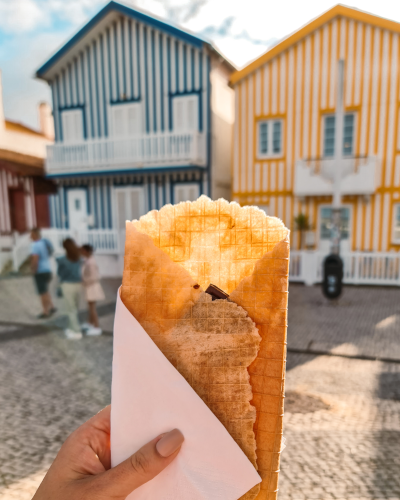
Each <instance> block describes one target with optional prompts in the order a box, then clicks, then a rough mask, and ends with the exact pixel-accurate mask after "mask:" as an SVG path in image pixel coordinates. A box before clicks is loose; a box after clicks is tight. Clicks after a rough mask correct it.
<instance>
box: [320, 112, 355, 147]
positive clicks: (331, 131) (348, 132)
mask: <svg viewBox="0 0 400 500" xmlns="http://www.w3.org/2000/svg"><path fill="white" fill-rule="evenodd" d="M354 121H355V119H354V114H353V113H350V114H346V115H344V120H343V154H344V155H351V154H353V144H354ZM335 129H336V117H335V116H332V115H330V116H325V119H324V156H334V154H335V132H336V130H335Z"/></svg>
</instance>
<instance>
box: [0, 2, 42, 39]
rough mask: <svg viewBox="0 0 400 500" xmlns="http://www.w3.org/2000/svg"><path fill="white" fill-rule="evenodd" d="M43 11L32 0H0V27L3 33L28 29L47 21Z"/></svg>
mask: <svg viewBox="0 0 400 500" xmlns="http://www.w3.org/2000/svg"><path fill="white" fill-rule="evenodd" d="M46 17H47V16H46V14H45V12H43V11H42V9H41V8H40V5H39V4H38V2H35V1H34V0H0V29H2V30H3V31H4V32H5V33H22V32H25V31H30V30H32V29H34V28H36V26H37V25H38V24H39V23H40V22H43V21H44V22H45V23H46V24H47V23H48V19H46Z"/></svg>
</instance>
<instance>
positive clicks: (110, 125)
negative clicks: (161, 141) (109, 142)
mask: <svg viewBox="0 0 400 500" xmlns="http://www.w3.org/2000/svg"><path fill="white" fill-rule="evenodd" d="M121 108H122V109H125V110H127V109H129V108H134V109H136V110H138V111H139V116H140V127H139V130H138V132H137V134H131V135H130V134H129V133H128V130H126V132H125V133H124V134H122V135H119V134H117V133H116V130H115V123H114V112H113V111H114V109H121ZM144 116H145V115H144V113H143V105H142V103H141V102H127V103H122V104H120V103H118V104H110V105H109V106H108V129H109V131H110V135H111V136H112V137H125V138H126V137H135V136H137V135H141V134H143V133H144Z"/></svg>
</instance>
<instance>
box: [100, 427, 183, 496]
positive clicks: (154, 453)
mask: <svg viewBox="0 0 400 500" xmlns="http://www.w3.org/2000/svg"><path fill="white" fill-rule="evenodd" d="M184 439H185V438H184V437H183V434H182V433H181V431H179V430H178V429H174V430H172V431H170V432H168V433H166V434H163V435H161V436H159V437H157V438H155V439H153V440H152V441H150V443H147V444H146V445H145V446H143V447H142V448H140V450H138V451H137V452H136V453H135V454H134V455H132V456H131V457H129V458H127V459H126V460H125V461H124V462H121V463H120V464H119V465H117V466H116V467H114V468H112V469H110V470H108V471H107V472H105V473H104V474H102V475H101V476H100V477H98V479H99V480H100V481H99V483H101V484H96V486H97V487H98V488H99V491H101V493H102V496H104V497H105V498H114V499H116V500H117V499H119V498H121V499H123V500H125V498H126V497H127V496H128V495H129V494H130V493H131V492H132V491H133V490H136V489H137V488H139V486H142V484H144V483H147V481H150V480H151V479H153V478H154V477H155V476H157V475H158V474H159V473H160V472H161V471H162V470H164V469H165V468H166V467H167V466H168V465H169V464H170V463H171V462H172V461H173V460H174V459H175V457H176V456H177V455H178V453H179V450H180V448H181V445H182V443H183V441H184ZM96 482H97V481H96Z"/></svg>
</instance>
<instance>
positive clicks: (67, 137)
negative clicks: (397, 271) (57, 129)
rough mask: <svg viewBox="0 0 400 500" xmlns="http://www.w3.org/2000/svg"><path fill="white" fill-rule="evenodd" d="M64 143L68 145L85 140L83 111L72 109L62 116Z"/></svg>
mask: <svg viewBox="0 0 400 500" xmlns="http://www.w3.org/2000/svg"><path fill="white" fill-rule="evenodd" d="M61 116H62V129H63V141H64V142H66V143H75V142H81V141H82V140H83V117H82V110H80V109H71V110H67V111H63V112H62V114H61Z"/></svg>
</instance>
